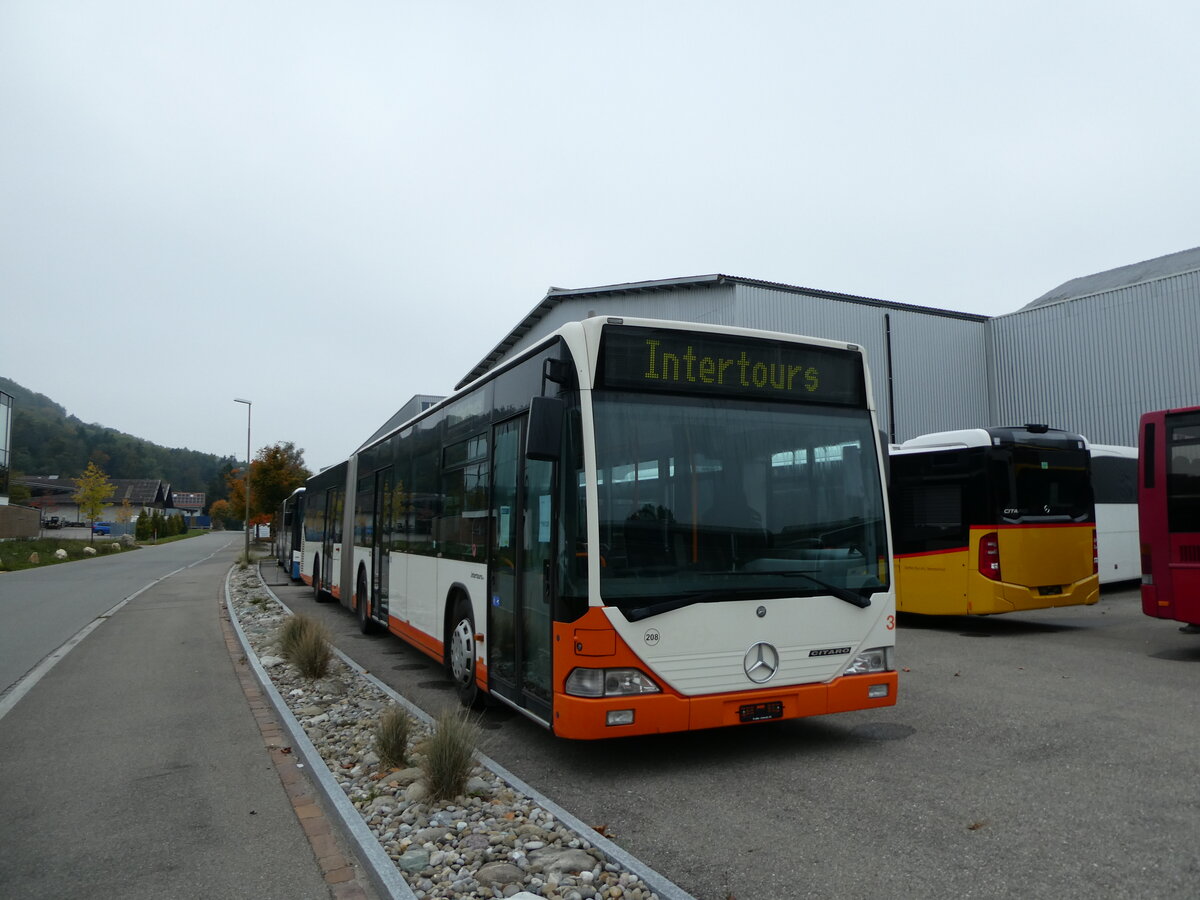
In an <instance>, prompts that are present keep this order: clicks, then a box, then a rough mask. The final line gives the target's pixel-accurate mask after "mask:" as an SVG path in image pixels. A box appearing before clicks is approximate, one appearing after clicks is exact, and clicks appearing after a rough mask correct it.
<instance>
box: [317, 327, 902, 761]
mask: <svg viewBox="0 0 1200 900" xmlns="http://www.w3.org/2000/svg"><path fill="white" fill-rule="evenodd" d="M870 397H871V390H870V382H869V375H868V372H867V370H866V366H865V363H864V355H863V352H862V350H861V349H860V348H859V347H857V346H855V345H853V344H846V343H839V342H836V341H828V340H819V339H809V338H801V337H796V336H794V335H779V334H771V333H769V332H761V331H752V330H748V329H741V328H718V327H713V326H707V325H697V324H685V323H677V322H675V323H672V322H659V321H652V320H645V319H631V318H624V319H622V318H602V317H600V318H590V319H587V320H585V321H582V322H573V323H569V324H566V325H564V326H562V327H561V328H559V329H558V330H557V331H555V332H554V333H552V334H550V335H548V336H547V337H545V338H543V339H542V340H540V341H539V342H538V343H536V344H535V345H534V346H532V347H531V348H529V349H528V350H526V351H525V352H523V353H521V354H520V355H519V356H517V357H516V358H514V359H513V360H512V361H509V362H506V363H505V364H503V365H502V366H499V367H497V368H496V369H495V370H493V371H492V372H489V373H487V374H485V375H484V376H482V377H481V378H479V379H478V380H476V381H474V382H473V383H472V384H470V385H469V386H467V387H465V388H464V389H462V390H461V391H460V392H458V393H457V394H455V395H453V396H451V397H448V398H446V399H445V400H443V401H441V402H439V403H437V404H436V405H435V406H433V407H431V408H430V409H428V410H427V411H425V412H422V413H420V414H419V415H417V416H416V417H415V418H413V419H410V420H408V421H407V422H405V423H404V424H402V425H399V426H398V427H397V428H395V430H393V431H392V432H390V433H388V434H385V435H382V436H380V437H379V438H378V439H376V440H374V441H373V442H371V443H369V444H368V445H366V446H363V447H362V448H360V449H359V450H358V451H357V452H355V453H354V454H353V455H352V456H351V457H350V458H349V459H348V460H346V461H345V462H343V463H340V464H339V465H337V466H335V467H332V468H331V469H329V470H327V471H324V472H321V473H319V474H318V475H315V476H314V477H313V478H312V479H310V480H309V482H308V484H307V488H308V490H307V500H306V528H305V545H304V546H305V549H304V556H303V569H302V572H303V578H304V580H305V581H306V582H309V583H310V584H312V585H313V588H314V592H315V594H316V595H317V598H318V599H327V598H329V597H332V598H335V599H337V600H339V601H340V602H341V603H342V604H343V605H345V606H347V607H348V608H350V609H353V610H356V611H357V613H358V617H359V622H360V626H361V627H362V629H363V630H364V631H370V630H372V629H373V628H375V627H377V626H378V627H381V628H386V629H387V630H388V631H389V632H391V633H392V634H395V635H398V636H399V637H401V638H403V639H405V640H406V641H408V642H410V643H411V644H412V645H413V646H415V647H417V648H419V649H420V650H422V651H424V652H425V653H427V654H428V655H430V656H431V657H433V658H434V659H436V660H439V661H441V662H442V663H443V664H444V665H445V666H446V668H447V670H448V672H449V674H450V676H451V678H452V679H453V681H454V682H455V684H456V686H457V689H458V693H459V696H460V699H461V700H462V701H463V703H464V704H467V705H470V704H471V703H473V702H475V701H476V700H477V699H480V698H482V696H483V695H487V697H488V698H489V699H491V700H494V701H498V702H500V703H503V704H507V705H509V706H511V707H513V708H515V709H516V710H518V711H520V712H521V713H522V714H524V715H526V716H528V717H529V718H531V719H533V720H534V721H536V722H538V723H540V724H541V725H543V726H545V727H547V728H550V729H551V730H552V731H553V732H554V733H555V734H556V735H559V736H562V737H567V738H577V739H591V738H604V737H614V736H621V735H635V734H648V733H656V732H670V731H683V730H689V729H700V728H710V727H715V726H725V725H737V724H742V723H753V722H761V721H767V720H780V719H792V718H798V717H801V716H811V715H820V714H825V713H833V712H839V711H843V710H856V709H865V708H874V707H883V706H891V705H893V704H894V703H895V701H896V685H897V675H896V667H895V661H894V658H893V653H894V646H895V630H894V629H895V602H894V595H893V593H892V589H891V579H890V566H889V558H890V557H889V543H888V540H889V535H888V525H887V516H886V503H885V496H884V486H883V478H882V460H881V458H880V448H879V444H878V440H877V437H876V434H877V432H876V423H875V413H874V410H873V408H872V405H871V401H870Z"/></svg>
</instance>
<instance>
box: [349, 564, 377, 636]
mask: <svg viewBox="0 0 1200 900" xmlns="http://www.w3.org/2000/svg"><path fill="white" fill-rule="evenodd" d="M354 602H355V605H356V606H357V607H358V630H359V631H360V632H362V633H363V634H374V633H375V632H376V630H377V629H376V625H375V620H374V619H372V618H371V615H370V608H371V596H370V595H369V594H368V593H367V573H366V572H364V571H363V570H362V569H359V570H358V587H357V588H356V589H355V592H354Z"/></svg>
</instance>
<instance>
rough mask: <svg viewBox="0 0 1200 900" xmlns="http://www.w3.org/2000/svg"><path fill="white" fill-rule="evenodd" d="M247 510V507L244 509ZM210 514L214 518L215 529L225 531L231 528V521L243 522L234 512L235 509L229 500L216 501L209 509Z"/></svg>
mask: <svg viewBox="0 0 1200 900" xmlns="http://www.w3.org/2000/svg"><path fill="white" fill-rule="evenodd" d="M242 508H243V509H245V507H242ZM208 514H209V516H211V517H212V521H213V528H214V529H218V530H219V529H225V528H228V527H229V524H228V523H229V521H230V520H233V521H241V519H240V518H238V514H237V513H235V512H234V511H233V507H232V506H230V505H229V501H228V500H216V501H214V502H213V504H212V506H210V507H209V508H208Z"/></svg>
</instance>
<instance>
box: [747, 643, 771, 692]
mask: <svg viewBox="0 0 1200 900" xmlns="http://www.w3.org/2000/svg"><path fill="white" fill-rule="evenodd" d="M744 663H745V666H746V677H747V678H749V679H750V680H751V681H753V682H754V683H755V684H764V683H765V682H768V681H770V680H771V679H772V678H773V677H774V676H775V673H776V672H778V671H779V651H778V650H776V649H775V648H774V647H773V646H772V645H771V644H768V643H767V642H766V641H759V642H758V643H757V644H755V645H754V646H753V647H751V648H750V649H749V650H747V651H746V658H745V660H744Z"/></svg>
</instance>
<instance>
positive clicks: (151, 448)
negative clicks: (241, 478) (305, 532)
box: [0, 376, 237, 503]
mask: <svg viewBox="0 0 1200 900" xmlns="http://www.w3.org/2000/svg"><path fill="white" fill-rule="evenodd" d="M0 391H3V392H4V393H6V394H10V395H12V398H13V421H12V434H11V435H10V446H9V450H10V453H9V466H10V468H11V469H12V471H13V472H17V473H20V474H23V475H58V476H60V477H63V478H71V477H75V476H78V475H79V474H80V473H82V472H84V471H85V470H86V469H87V467H88V463H90V462H94V463H95V464H96V465H97V466H99V467H100V468H101V469H102V470H103V471H104V474H105V475H107V476H108V477H109V478H161V479H162V480H163V481H166V482H168V483H169V484H170V485H171V488H172V490H175V491H204V492H205V493H206V494H207V495H208V496H207V500H208V501H209V503H212V502H214V501H216V500H220V499H222V498H226V497H228V496H229V487H228V483H227V482H228V477H229V474H230V472H231V471H232V470H233V469H234V467H235V466H237V460H236V459H235V458H234V457H232V456H226V457H221V456H217V455H216V454H214V453H201V452H200V451H198V450H186V449H177V448H170V447H162V446H159V445H158V444H154V443H151V442H150V441H146V440H143V439H141V438H137V437H134V436H133V435H130V434H125V433H123V432H120V431H117V430H116V429H115V428H106V427H104V426H103V425H97V424H87V423H85V422H83V421H82V420H80V419H79V418H77V417H75V416H72V415H68V414H67V411H66V409H64V408H63V407H62V406H60V405H59V404H57V403H55V402H54V401H53V400H51V399H50V398H49V397H47V396H45V395H44V394H38V393H35V392H34V391H31V390H29V389H28V388H25V387H23V386H22V385H19V384H17V383H16V382H15V381H12V380H11V379H9V378H4V377H3V376H0Z"/></svg>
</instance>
